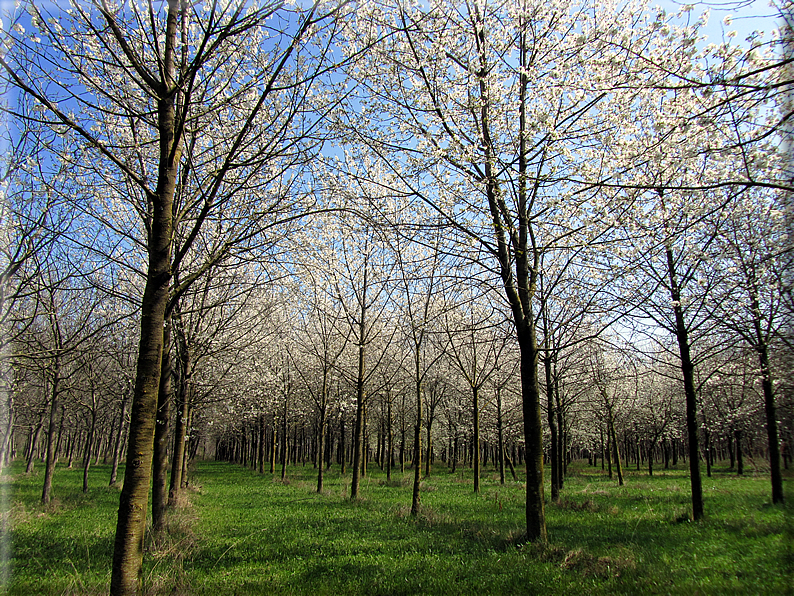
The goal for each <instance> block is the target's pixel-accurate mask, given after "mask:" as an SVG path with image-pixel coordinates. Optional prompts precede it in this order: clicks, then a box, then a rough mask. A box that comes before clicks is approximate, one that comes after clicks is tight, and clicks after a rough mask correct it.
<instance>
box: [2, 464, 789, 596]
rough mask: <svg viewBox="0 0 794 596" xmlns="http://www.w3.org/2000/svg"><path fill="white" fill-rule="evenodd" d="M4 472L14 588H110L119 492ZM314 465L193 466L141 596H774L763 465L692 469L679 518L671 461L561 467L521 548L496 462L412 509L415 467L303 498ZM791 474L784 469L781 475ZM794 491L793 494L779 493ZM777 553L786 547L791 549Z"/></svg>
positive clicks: (340, 482) (509, 494)
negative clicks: (623, 468)
mask: <svg viewBox="0 0 794 596" xmlns="http://www.w3.org/2000/svg"><path fill="white" fill-rule="evenodd" d="M20 472H22V468H20V467H14V468H12V469H11V470H10V471H9V474H8V475H7V476H6V481H7V482H8V481H9V480H10V479H11V478H13V488H12V495H13V496H12V500H11V504H12V508H11V511H10V512H7V513H6V514H7V515H10V519H11V524H12V528H13V530H12V544H13V552H12V561H11V565H12V577H11V584H10V586H9V591H10V593H11V594H92V593H97V594H99V593H106V591H107V587H108V584H109V578H110V571H109V570H110V561H111V557H112V543H113V535H114V531H115V521H116V508H117V507H118V490H117V489H115V488H107V487H106V486H105V485H106V484H107V478H108V475H109V470H108V468H107V467H105V466H97V467H96V468H95V469H94V470H93V471H92V475H91V481H90V483H91V486H92V487H95V488H92V489H91V491H90V492H89V493H88V495H83V494H82V493H81V492H80V486H81V482H82V476H81V472H80V471H79V470H66V469H62V468H61V469H58V471H57V473H56V475H55V495H56V499H57V500H56V502H55V503H54V504H53V505H52V506H50V507H46V508H42V507H41V506H40V505H39V504H38V499H39V496H40V490H41V482H42V479H41V476H40V475H36V474H34V475H32V476H29V477H28V476H25V475H24V473H20ZM315 473H316V472H315V470H313V469H312V467H311V466H310V465H307V466H306V467H303V466H295V467H291V468H289V470H288V481H287V482H285V483H282V482H280V481H279V479H278V475H277V477H276V478H273V477H272V476H271V475H270V474H265V475H259V474H257V473H255V472H253V471H251V470H247V469H243V468H240V467H238V466H232V465H229V464H224V463H214V462H204V463H201V464H199V466H198V470H197V472H196V473H195V474H194V475H193V477H192V478H193V481H194V483H193V485H192V487H191V490H190V491H189V492H188V497H189V505H187V506H185V507H181V508H179V509H176V510H175V511H173V512H172V513H171V514H170V516H169V519H168V531H167V533H166V534H165V535H164V536H163V537H161V538H159V539H158V540H156V541H153V540H149V541H148V550H147V556H146V563H145V568H144V581H145V586H146V590H147V592H148V593H150V594H212V595H216V596H219V595H225V594H335V595H340V594H475V593H476V594H478V595H479V594H516V593H524V594H526V593H529V594H576V593H583V592H586V593H591V594H668V593H670V594H695V593H701V594H737V593H739V594H785V593H788V592H787V591H788V590H790V583H791V577H792V575H791V574H792V566H791V561H792V559H791V544H792V541H791V538H792V527H791V521H790V516H787V510H786V509H785V508H783V507H780V506H772V505H771V504H770V502H769V501H770V498H769V492H770V491H769V481H768V479H767V478H766V477H764V476H762V475H756V476H755V477H753V476H752V475H749V476H747V477H742V478H737V477H735V476H733V475H731V474H729V473H727V472H725V471H724V470H723V469H717V470H716V471H715V474H714V477H713V478H706V477H704V478H703V486H704V494H705V509H706V519H705V520H703V521H702V522H699V523H691V522H689V521H688V512H689V510H690V504H689V486H688V478H687V476H686V472H685V470H683V469H679V470H672V471H665V470H662V471H657V472H655V475H654V476H653V477H648V476H647V473H645V472H633V471H629V472H627V482H626V485H625V486H623V487H618V486H617V482H616V481H611V480H609V479H608V478H607V477H606V476H605V475H603V474H602V473H601V471H600V468H599V469H595V468H588V467H586V466H582V465H576V466H573V467H572V470H571V474H570V475H569V476H568V477H567V479H566V484H565V487H564V490H563V493H562V499H561V501H560V503H559V504H552V503H547V505H546V514H547V525H548V530H549V536H550V544H549V545H548V546H539V545H534V544H523V542H522V540H521V532H522V528H523V523H524V522H523V519H524V487H523V485H522V484H521V483H516V482H512V481H509V482H508V483H507V484H505V485H500V484H499V482H498V476H497V474H496V473H495V472H493V471H492V470H491V469H490V468H489V469H488V470H487V471H486V472H485V473H484V474H483V480H482V487H483V489H482V492H481V493H480V494H474V493H473V491H472V485H471V480H470V474H471V472H470V470H460V471H458V472H457V473H455V474H450V473H449V472H448V471H447V470H446V469H445V468H443V466H437V467H436V471H435V473H434V474H433V475H432V476H430V477H429V478H427V479H425V480H424V482H423V491H422V493H421V496H422V508H421V511H420V515H419V516H418V517H417V518H413V517H412V516H411V515H410V513H409V511H410V502H411V478H410V477H411V474H410V473H409V472H406V474H405V475H400V474H399V473H396V474H393V480H392V481H391V482H388V483H387V482H386V481H385V475H384V474H383V473H382V472H381V471H380V470H379V469H378V468H377V467H375V466H373V467H372V468H371V469H370V473H369V475H368V476H366V477H365V478H363V479H362V484H361V495H362V498H361V499H359V500H358V501H356V502H351V501H350V500H349V498H348V495H349V482H350V475H349V473H348V475H347V476H346V477H342V476H340V475H339V473H338V470H337V469H336V468H332V469H331V471H330V472H329V473H328V474H327V475H326V479H325V491H324V493H323V494H322V495H318V494H316V493H315V492H314V487H315ZM789 485H790V481H787V486H789ZM789 500H791V499H789ZM787 557H788V558H787Z"/></svg>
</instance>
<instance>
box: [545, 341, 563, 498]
mask: <svg viewBox="0 0 794 596" xmlns="http://www.w3.org/2000/svg"><path fill="white" fill-rule="evenodd" d="M547 349H548V344H547ZM543 368H544V369H545V371H546V408H547V410H548V412H547V417H548V422H549V432H550V434H551V436H550V437H549V447H550V449H551V454H550V457H549V460H550V463H551V500H552V501H554V502H557V501H558V500H559V499H560V481H559V478H560V468H559V457H558V454H557V450H558V449H557V422H556V416H555V412H554V385H553V384H552V379H551V357H549V356H548V355H547V356H546V357H545V358H544V359H543Z"/></svg>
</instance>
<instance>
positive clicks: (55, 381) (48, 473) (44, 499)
mask: <svg viewBox="0 0 794 596" xmlns="http://www.w3.org/2000/svg"><path fill="white" fill-rule="evenodd" d="M52 370H53V377H52V398H51V399H50V420H49V425H48V427H47V467H46V468H45V470H44V487H43V489H42V491H41V503H42V504H43V505H47V504H48V503H49V502H50V500H51V499H52V477H53V475H54V474H55V455H56V454H55V429H56V426H55V423H56V420H57V418H58V405H59V404H58V400H59V399H60V382H61V358H60V356H59V355H56V356H55V359H54V362H53V365H52Z"/></svg>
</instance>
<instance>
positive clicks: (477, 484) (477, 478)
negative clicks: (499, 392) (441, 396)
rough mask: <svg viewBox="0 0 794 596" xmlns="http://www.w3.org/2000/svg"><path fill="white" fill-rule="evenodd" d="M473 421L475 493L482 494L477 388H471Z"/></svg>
mask: <svg viewBox="0 0 794 596" xmlns="http://www.w3.org/2000/svg"><path fill="white" fill-rule="evenodd" d="M471 393H472V396H471V400H472V419H473V427H474V438H473V441H474V444H473V446H472V467H473V469H474V492H475V493H479V492H480V396H479V390H478V388H477V387H476V386H473V387H472V388H471Z"/></svg>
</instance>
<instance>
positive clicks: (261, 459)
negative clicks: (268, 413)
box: [174, 414, 265, 474]
mask: <svg viewBox="0 0 794 596" xmlns="http://www.w3.org/2000/svg"><path fill="white" fill-rule="evenodd" d="M183 443H184V440H183ZM258 448H259V451H258V452H257V454H256V461H257V467H258V468H259V473H260V474H264V473H265V415H264V414H260V415H259V444H258ZM174 458H176V452H175V453H174Z"/></svg>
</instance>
